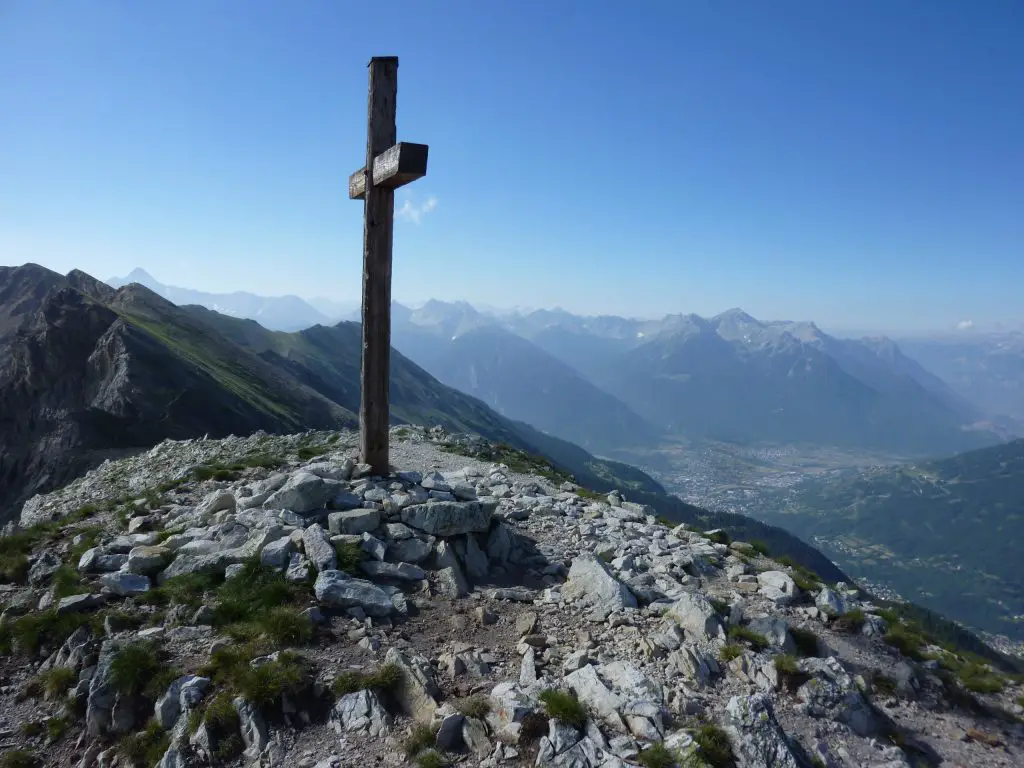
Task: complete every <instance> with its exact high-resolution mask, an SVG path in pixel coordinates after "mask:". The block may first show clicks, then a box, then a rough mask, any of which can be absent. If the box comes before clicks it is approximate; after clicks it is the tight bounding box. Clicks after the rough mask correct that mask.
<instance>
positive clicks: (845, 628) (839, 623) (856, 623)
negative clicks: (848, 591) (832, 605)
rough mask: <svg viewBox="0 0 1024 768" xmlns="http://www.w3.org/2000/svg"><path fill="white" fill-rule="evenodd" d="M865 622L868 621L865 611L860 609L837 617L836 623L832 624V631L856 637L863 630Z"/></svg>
mask: <svg viewBox="0 0 1024 768" xmlns="http://www.w3.org/2000/svg"><path fill="white" fill-rule="evenodd" d="M865 621H867V619H865V617H864V611H862V610H860V609H858V610H855V611H850V612H849V613H844V614H843V615H842V616H838V617H836V619H835V621H833V622H832V629H834V630H835V631H836V632H845V633H846V634H848V635H856V634H858V633H859V632H860V631H861V629H863V627H864V622H865Z"/></svg>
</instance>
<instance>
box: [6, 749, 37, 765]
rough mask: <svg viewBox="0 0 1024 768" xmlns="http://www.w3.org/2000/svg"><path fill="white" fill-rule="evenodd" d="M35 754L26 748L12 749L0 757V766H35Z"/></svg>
mask: <svg viewBox="0 0 1024 768" xmlns="http://www.w3.org/2000/svg"><path fill="white" fill-rule="evenodd" d="M37 765H39V763H38V762H37V761H36V756H35V755H34V754H32V753H31V752H29V751H28V750H26V749H12V750H9V751H7V752H4V755H3V757H0V768H35V766H37Z"/></svg>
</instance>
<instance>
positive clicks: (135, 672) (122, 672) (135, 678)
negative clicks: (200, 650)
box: [110, 640, 178, 699]
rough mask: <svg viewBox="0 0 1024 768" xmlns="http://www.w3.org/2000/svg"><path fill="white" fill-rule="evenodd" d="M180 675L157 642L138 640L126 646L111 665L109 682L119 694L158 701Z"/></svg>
mask: <svg viewBox="0 0 1024 768" xmlns="http://www.w3.org/2000/svg"><path fill="white" fill-rule="evenodd" d="M177 677H178V674H177V672H175V671H174V670H173V669H171V668H170V667H169V666H168V665H167V662H166V661H165V659H164V653H163V649H162V648H160V646H158V645H157V644H156V643H153V642H150V641H147V640H138V641H135V642H132V643H128V644H127V645H125V646H123V647H122V648H121V649H120V650H119V651H118V652H117V655H115V656H114V658H113V660H112V661H111V662H110V682H111V684H112V685H113V687H114V689H115V690H117V691H118V692H119V693H123V694H125V695H128V696H142V695H144V696H146V697H147V698H149V699H156V698H158V697H159V696H161V695H162V694H163V693H164V691H165V690H167V686H168V685H170V684H171V682H173V681H174V680H175V679H177Z"/></svg>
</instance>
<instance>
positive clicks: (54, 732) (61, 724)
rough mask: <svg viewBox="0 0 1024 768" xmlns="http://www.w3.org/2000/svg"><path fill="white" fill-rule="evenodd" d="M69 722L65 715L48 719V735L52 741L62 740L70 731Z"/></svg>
mask: <svg viewBox="0 0 1024 768" xmlns="http://www.w3.org/2000/svg"><path fill="white" fill-rule="evenodd" d="M68 726H69V723H68V721H67V718H65V717H51V718H50V719H49V720H47V721H46V735H47V737H48V738H49V740H50V741H60V740H61V739H62V738H64V734H65V733H67V731H68Z"/></svg>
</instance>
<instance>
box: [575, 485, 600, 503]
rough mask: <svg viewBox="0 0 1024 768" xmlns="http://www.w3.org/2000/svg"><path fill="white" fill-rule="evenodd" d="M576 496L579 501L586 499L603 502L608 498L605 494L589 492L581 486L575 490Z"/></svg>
mask: <svg viewBox="0 0 1024 768" xmlns="http://www.w3.org/2000/svg"><path fill="white" fill-rule="evenodd" d="M576 495H577V496H579V497H580V498H581V499H588V500H590V501H605V500H606V499H607V498H608V494H606V493H598V492H597V491H591V490H589V489H588V488H583V487H582V486H581V487H579V488H577V489H576Z"/></svg>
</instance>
